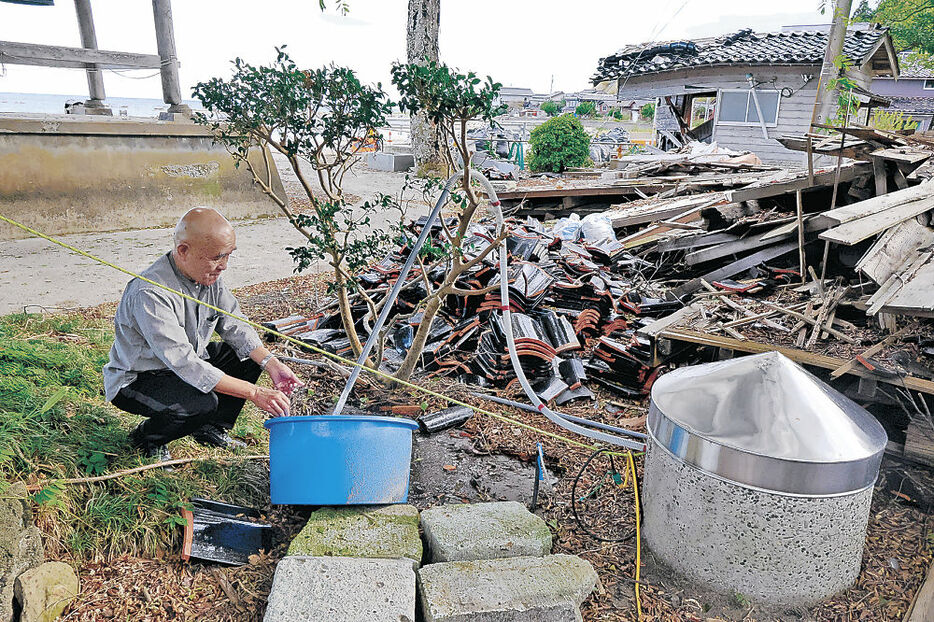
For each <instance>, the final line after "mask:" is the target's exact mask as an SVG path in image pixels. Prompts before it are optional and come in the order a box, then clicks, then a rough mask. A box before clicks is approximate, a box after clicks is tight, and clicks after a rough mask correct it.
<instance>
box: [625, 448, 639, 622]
mask: <svg viewBox="0 0 934 622" xmlns="http://www.w3.org/2000/svg"><path fill="white" fill-rule="evenodd" d="M626 460H627V461H628V462H629V472H630V473H631V474H632V494H633V497H634V498H635V501H636V620H638V621H639V622H641V621H642V597H641V596H640V595H639V575H640V572H641V569H642V533H641V532H642V517H641V515H640V514H639V484H638V482H636V461H635V460H633V458H632V452H631V451H630V452H627V453H626Z"/></svg>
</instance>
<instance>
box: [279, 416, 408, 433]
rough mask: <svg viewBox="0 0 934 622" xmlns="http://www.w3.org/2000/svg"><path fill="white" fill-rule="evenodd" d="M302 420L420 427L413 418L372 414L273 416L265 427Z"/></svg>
mask: <svg viewBox="0 0 934 622" xmlns="http://www.w3.org/2000/svg"><path fill="white" fill-rule="evenodd" d="M300 421H312V422H315V423H328V422H331V421H335V422H336V421H350V422H358V423H359V422H367V423H384V424H386V423H388V424H392V425H399V426H403V427H407V428H409V429H411V430H417V429H418V423H416V422H415V421H412V420H411V419H404V418H402V417H377V416H370V415H300V416H298V417H273V418H272V419H267V420H266V421H265V422H263V427H264V428H266V429H267V430H268V429H269V428H271V427H272V426H274V425H276V424H278V423H298V422H300Z"/></svg>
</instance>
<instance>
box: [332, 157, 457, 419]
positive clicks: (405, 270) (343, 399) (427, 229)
mask: <svg viewBox="0 0 934 622" xmlns="http://www.w3.org/2000/svg"><path fill="white" fill-rule="evenodd" d="M462 175H463V172H461V171H458V172H457V173H455V174H454V175H451V177H450V178H449V179H448V181H447V183H445V184H444V190H443V191H442V192H441V196H440V197H438V200H437V202H435V206H434V208H432V210H431V213H430V214H428V220H427V221H426V222H425V226H424V227H422V230H421V232H420V233H419V234H418V239H417V240H415V244H414V246H412V250H411V251H409V256H408V257H406V259H405V264H403V266H402V269H401V270H400V271H399V277H398V278H397V279H396V282H395V283H393V285H392V289H391V290H390V291H389V293H388V294H387V295H386V301H385V302H384V303H383V308H382V309H380V311H379V317H377V318H376V323H375V324H374V325H373V329H372V330H371V331H370V335H369V336H368V337H367V339H366V343H365V344H363V351H361V352H360V356H358V357H357V364H356V365H355V366H354V368H353V370H352V371H351V372H350V378H349V379H348V380H347V384H346V385H344V390H343V391H342V392H341V396H340V398H339V399H338V400H337V404H336V405H335V406H334V414H335V415H339V414H341V411H342V410H344V406H345V405H346V404H347V398H348V397H350V392H351V391H353V386H354V384H355V383H356V382H357V378H358V377H359V376H360V370H361V369H363V365H364V364H365V363H366V360H367V357H369V356H370V351H371V350H372V349H373V346H374V345H376V340H377V339H379V331H380V330H382V328H383V324H385V323H386V320H387V319H388V318H389V314H390V313H391V312H392V307H393V304H394V303H395V302H396V297H397V296H398V295H399V292H400V291H401V290H402V288H403V286H404V285H405V277H407V276H408V275H409V270H411V269H412V266H413V265H414V264H415V260H416V259H418V252H419V251H420V250H421V249H422V246H423V245H424V244H425V241H426V240H427V239H428V235H429V234H430V233H431V226H432V225H433V224H434V222H435V220H436V219H437V218H438V215H439V214H440V213H441V207H442V206H443V205H444V204H445V203H446V202H447V198H448V195H449V194H450V193H451V189H452V188H453V187H454V184H455V183H456V182H457V180H458V179H460V177H461V176H462Z"/></svg>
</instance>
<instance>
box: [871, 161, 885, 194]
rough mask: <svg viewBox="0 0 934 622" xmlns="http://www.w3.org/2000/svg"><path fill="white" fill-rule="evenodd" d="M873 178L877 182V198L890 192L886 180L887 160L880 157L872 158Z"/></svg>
mask: <svg viewBox="0 0 934 622" xmlns="http://www.w3.org/2000/svg"><path fill="white" fill-rule="evenodd" d="M872 176H873V179H874V180H875V182H876V196H877V197H881V196H882V195H883V194H885V193H887V192H888V191H889V188H888V180H887V179H886V172H885V160H883V159H882V158H880V157H879V156H872Z"/></svg>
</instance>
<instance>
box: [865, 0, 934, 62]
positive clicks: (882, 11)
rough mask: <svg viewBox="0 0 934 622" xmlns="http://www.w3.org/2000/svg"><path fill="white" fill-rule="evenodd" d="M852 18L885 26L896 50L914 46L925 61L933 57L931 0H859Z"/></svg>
mask: <svg viewBox="0 0 934 622" xmlns="http://www.w3.org/2000/svg"><path fill="white" fill-rule="evenodd" d="M852 19H853V21H870V22H878V23H880V24H882V25H883V26H887V27H888V28H889V32H890V34H891V35H892V41H893V42H894V43H895V49H896V50H898V51H899V52H901V51H904V50H914V51H916V52H918V53H919V55H921V56H922V58H919V60H922V61H927V62H930V61H931V60H932V58H934V0H879V1H878V2H870V0H862V1H861V2H860V3H859V5H858V6H857V7H856V11H854V13H853V17H852ZM925 57H926V58H925Z"/></svg>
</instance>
